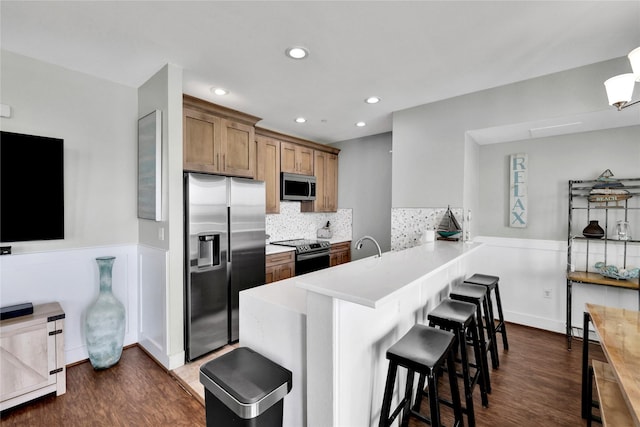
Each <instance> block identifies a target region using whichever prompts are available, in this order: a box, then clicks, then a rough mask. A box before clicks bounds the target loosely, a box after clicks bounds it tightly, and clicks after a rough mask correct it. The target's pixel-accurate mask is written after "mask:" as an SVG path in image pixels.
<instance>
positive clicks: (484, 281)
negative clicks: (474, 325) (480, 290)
mask: <svg viewBox="0 0 640 427" xmlns="http://www.w3.org/2000/svg"><path fill="white" fill-rule="evenodd" d="M499 281H500V278H499V277H498V276H490V275H488V274H479V273H476V274H474V275H473V276H471V277H469V278H467V279H465V281H464V282H465V283H472V284H474V285H482V286H486V287H487V301H489V310H490V311H491V319H495V316H494V315H493V302H492V301H491V291H493V292H494V293H495V294H496V305H497V306H498V323H497V324H496V325H495V330H496V335H497V334H498V333H500V334H502V347H503V348H504V349H505V350H509V341H507V327H506V326H505V324H504V315H503V314H502V301H501V300H500V286H498V282H499Z"/></svg>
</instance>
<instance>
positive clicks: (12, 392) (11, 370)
mask: <svg viewBox="0 0 640 427" xmlns="http://www.w3.org/2000/svg"><path fill="white" fill-rule="evenodd" d="M0 372H2V375H0V409H1V410H5V409H8V408H11V407H13V406H16V405H19V404H21V403H24V402H28V401H29V400H32V399H35V398H36V397H40V396H44V395H46V394H50V393H54V392H55V393H56V395H57V396H59V395H61V394H64V393H65V391H66V386H67V385H66V374H67V371H66V367H65V360H64V311H62V308H61V307H60V304H58V303H57V302H53V303H48V304H41V305H35V306H34V307H33V314H29V315H26V316H20V317H16V318H13V319H6V320H3V321H2V322H1V323H0Z"/></svg>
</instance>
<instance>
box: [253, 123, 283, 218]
mask: <svg viewBox="0 0 640 427" xmlns="http://www.w3.org/2000/svg"><path fill="white" fill-rule="evenodd" d="M256 144H257V147H256V149H257V167H256V179H258V180H260V181H264V182H265V188H266V211H267V213H280V141H278V140H277V139H273V138H269V137H267V136H262V135H256Z"/></svg>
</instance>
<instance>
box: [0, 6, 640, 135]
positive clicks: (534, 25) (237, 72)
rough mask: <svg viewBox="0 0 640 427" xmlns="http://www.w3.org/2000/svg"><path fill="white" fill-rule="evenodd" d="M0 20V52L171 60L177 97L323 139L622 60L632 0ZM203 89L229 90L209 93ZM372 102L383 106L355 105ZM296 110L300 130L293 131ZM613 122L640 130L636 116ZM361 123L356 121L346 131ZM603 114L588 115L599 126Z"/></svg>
mask: <svg viewBox="0 0 640 427" xmlns="http://www.w3.org/2000/svg"><path fill="white" fill-rule="evenodd" d="M0 15H1V33H0V36H1V38H0V46H1V47H2V49H6V50H9V51H12V52H16V53H20V54H23V55H26V56H30V57H33V58H37V59H40V60H43V61H46V62H50V63H54V64H58V65H61V66H63V67H67V68H69V69H72V70H77V71H81V72H85V73H88V74H91V75H94V76H98V77H101V78H105V79H108V80H111V81H114V82H118V83H121V84H124V85H128V86H132V87H139V86H140V85H141V84H143V83H144V82H145V81H146V80H147V79H148V78H149V77H151V76H152V75H153V74H154V73H155V72H156V71H158V70H159V69H160V68H161V67H163V66H164V65H165V64H166V63H172V64H176V65H178V66H180V67H182V68H183V69H184V83H183V88H184V92H185V93H188V94H190V95H194V96H196V97H199V98H203V99H208V100H211V101H212V102H215V103H217V104H220V105H224V106H227V107H230V108H234V109H237V110H240V111H243V112H246V113H249V114H252V115H255V116H258V117H261V118H262V119H263V120H262V121H261V122H259V124H258V125H259V126H262V127H266V128H269V129H273V130H277V131H280V132H283V133H287V134H292V135H297V136H300V137H303V138H307V139H311V140H315V141H318V142H324V143H330V142H335V141H341V140H346V139H351V138H358V137H362V136H366V135H373V134H378V133H382V132H386V131H390V130H391V114H392V112H393V111H398V110H402V109H405V108H409V107H413V106H416V105H421V104H425V103H429V102H433V101H437V100H441V99H445V98H449V97H453V96H457V95H462V94H465V93H470V92H475V91H478V90H482V89H486V88H490V87H495V86H500V85H504V84H508V83H513V82H516V81H521V80H525V79H529V78H533V77H538V76H541V75H545V74H550V73H554V72H557V71H562V70H567V69H570V68H575V67H579V66H582V65H586V64H591V63H595V62H600V61H604V60H608V59H612V58H618V57H622V56H625V55H626V54H627V53H628V52H629V51H631V50H632V49H633V48H635V47H637V46H639V45H640V1H637V0H635V1H622V2H615V1H545V2H543V1H466V2H462V1H410V2H402V1H353V2H347V1H333V2H323V1H317V2H316V1H289V2H282V1H257V2H249V1H235V2H223V1H195V2H186V1H139V2H129V1H114V2H106V1H62V2H56V1H45V2H35V1H7V0H3V1H1V2H0ZM294 45H301V46H305V47H307V48H308V49H309V51H310V56H309V58H308V59H306V60H302V61H296V60H291V59H288V58H286V57H285V55H284V51H285V49H286V48H287V47H290V46H294ZM211 86H219V87H224V88H226V89H228V90H229V91H230V94H229V95H227V96H225V97H217V96H215V95H212V94H211V93H210V91H209V89H210V87H211ZM371 95H377V96H379V97H381V98H382V102H380V103H379V104H376V105H367V104H365V103H364V99H365V98H366V97H368V96H371ZM603 104H604V105H606V97H605V94H604V91H603ZM632 108H634V107H632ZM632 108H630V109H629V110H631V109H632ZM614 113H615V112H614ZM614 113H611V112H609V113H608V116H609V117H611V120H612V121H614V122H615V121H616V120H617V121H620V120H621V119H620V118H621V117H622V116H616V115H615V114H614ZM298 116H304V117H306V118H307V119H308V122H307V123H305V124H302V125H300V124H296V123H294V118H295V117H298ZM625 117H631V118H630V119H628V120H630V123H631V124H639V123H640V114H633V113H627V114H626V115H625ZM584 119H585V118H565V119H563V120H564V122H563V123H575V122H577V121H581V120H584ZM361 120H362V121H365V122H366V123H367V126H366V127H363V128H358V127H356V126H355V125H354V124H355V123H356V122H357V121H361ZM611 120H609V119H607V118H605V119H600V118H598V119H597V120H596V118H595V117H591V121H592V123H596V122H598V121H602V123H601V124H599V125H598V126H600V127H602V126H610V124H609V122H610V121H611ZM634 120H635V121H634ZM624 123H625V124H624V125H628V124H627V123H628V122H624ZM514 126H515V125H514ZM545 126H547V127H548V126H556V124H553V123H552V124H548V123H547V124H543V125H540V123H528V124H520V126H519V127H518V129H511V130H510V129H508V127H506V128H501V129H492V130H491V129H490V130H478V131H477V132H476V135H475V138H477V139H478V140H479V142H482V143H489V142H500V141H499V140H509V138H511V139H513V137H512V136H513V135H515V134H517V133H520V134H522V132H524V131H528V129H531V128H539V127H545ZM614 126H619V124H618V125H614ZM565 130H569V127H565ZM543 133H544V132H543ZM505 138H506V139H505Z"/></svg>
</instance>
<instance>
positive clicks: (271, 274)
mask: <svg viewBox="0 0 640 427" xmlns="http://www.w3.org/2000/svg"><path fill="white" fill-rule="evenodd" d="M266 270H267V271H266V274H265V277H264V283H265V284H267V283H273V282H275V281H277V280H278V279H276V277H277V270H278V266H277V265H275V266H273V267H267V268H266Z"/></svg>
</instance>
